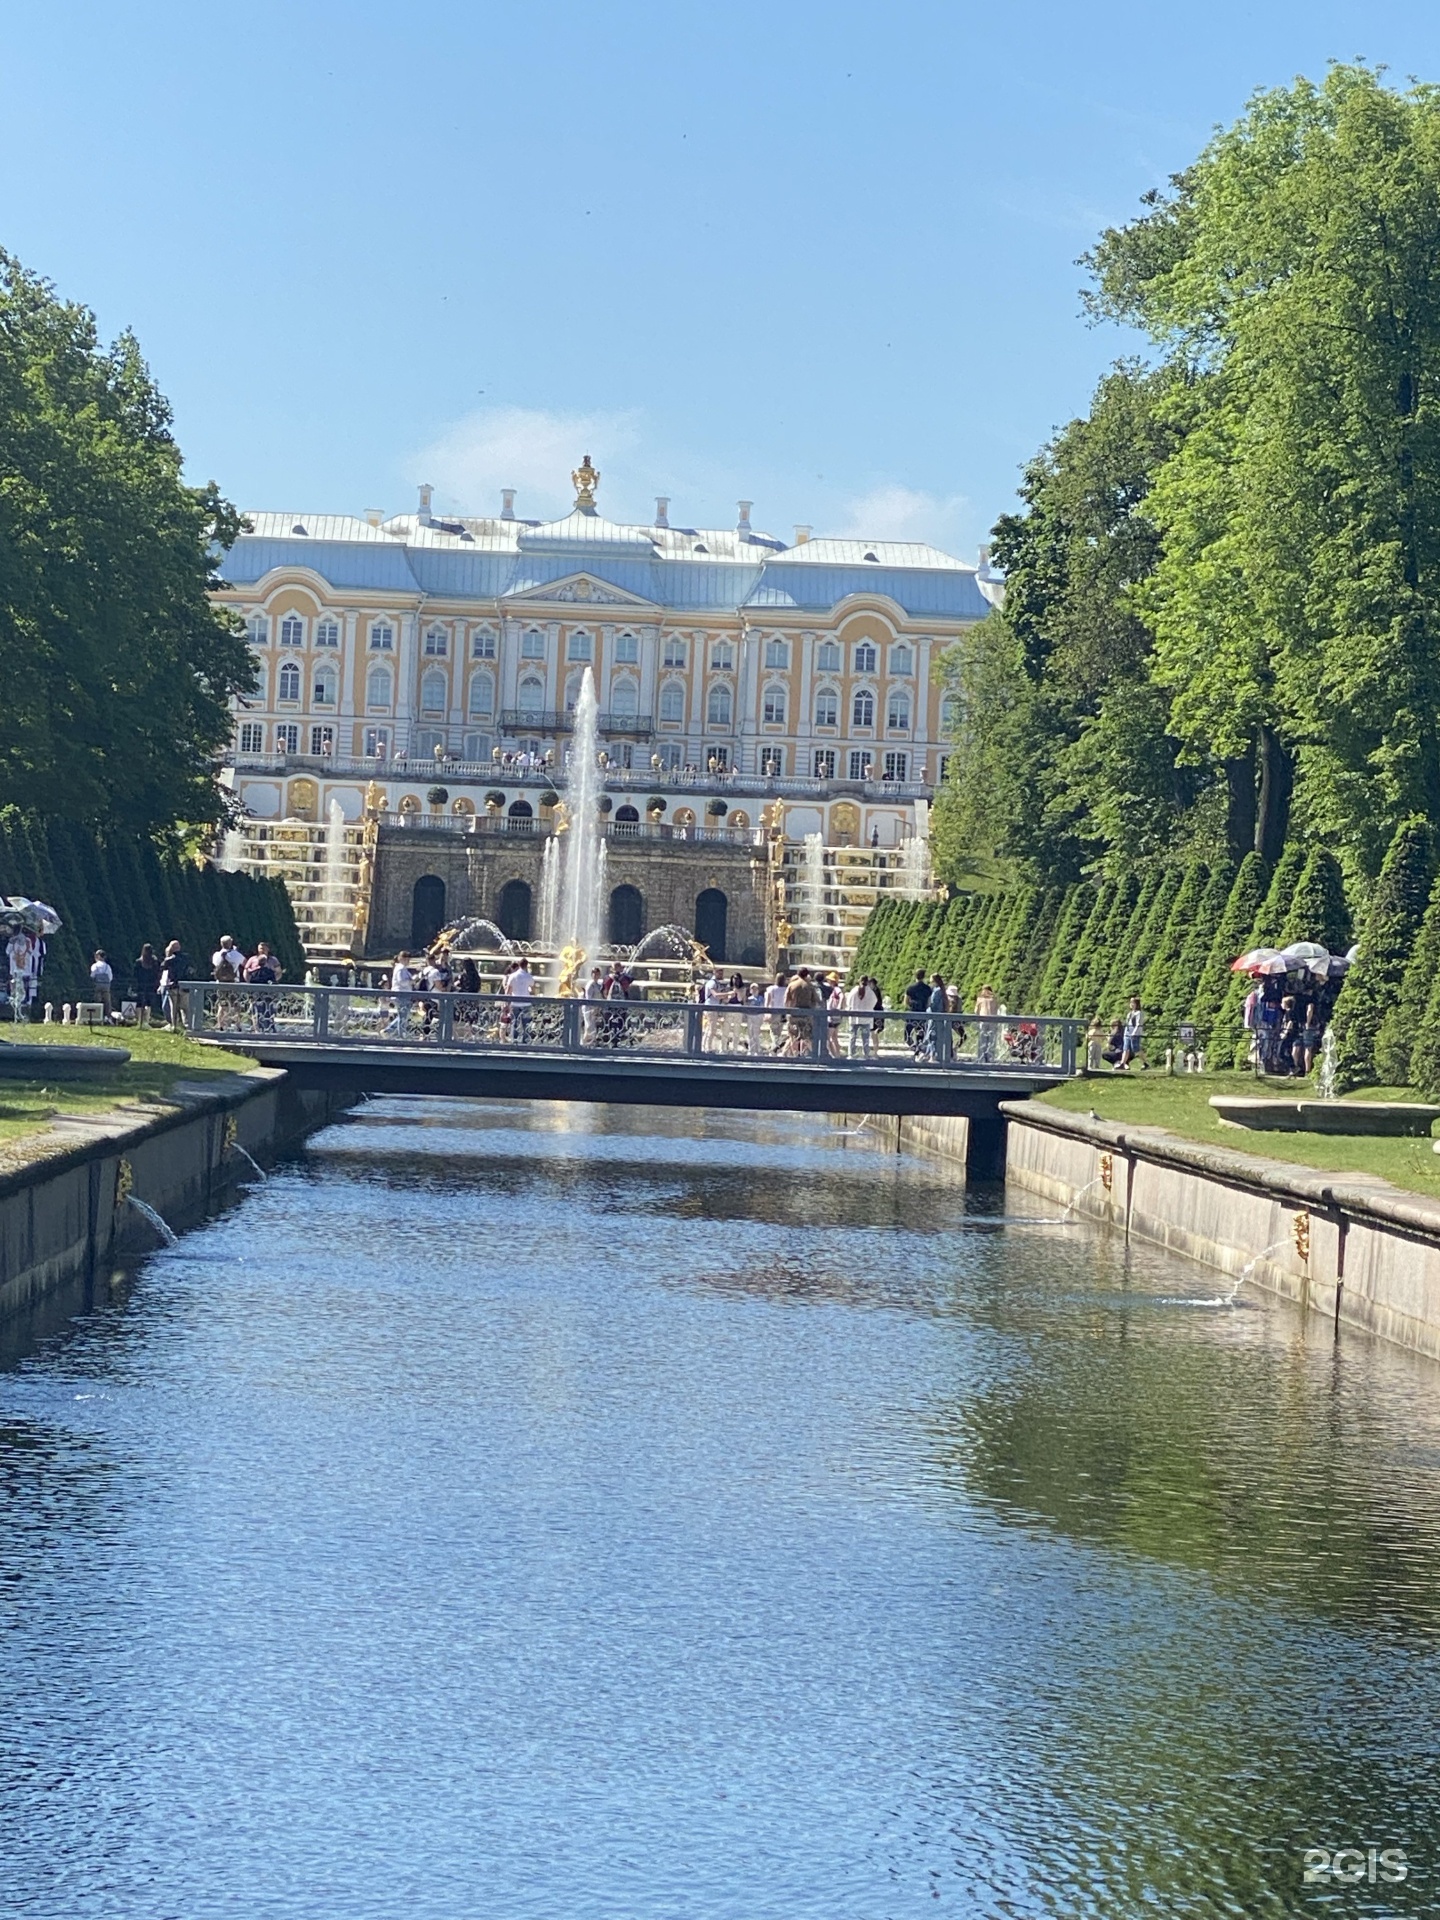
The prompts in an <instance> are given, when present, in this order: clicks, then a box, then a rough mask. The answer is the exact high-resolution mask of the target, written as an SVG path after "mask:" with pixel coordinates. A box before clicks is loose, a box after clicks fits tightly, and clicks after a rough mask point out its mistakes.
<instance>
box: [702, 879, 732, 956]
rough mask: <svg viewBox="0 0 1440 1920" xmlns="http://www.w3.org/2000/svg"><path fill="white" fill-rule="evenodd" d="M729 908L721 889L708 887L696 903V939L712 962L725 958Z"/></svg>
mask: <svg viewBox="0 0 1440 1920" xmlns="http://www.w3.org/2000/svg"><path fill="white" fill-rule="evenodd" d="M729 906H730V902H729V901H728V900H727V899H726V898H725V895H724V894H723V893H722V892H721V891H720V889H719V887H706V889H705V891H704V892H703V893H702V894H701V895H700V896H699V898H698V899H697V900H696V902H695V938H696V939H697V940H698V941H699V942H700V944H701V946H702V947H704V949H705V951H706V952H707V953H708V954H709V956H710V958H711V959H712V960H723V959H724V958H725V921H726V917H727V914H728V910H729Z"/></svg>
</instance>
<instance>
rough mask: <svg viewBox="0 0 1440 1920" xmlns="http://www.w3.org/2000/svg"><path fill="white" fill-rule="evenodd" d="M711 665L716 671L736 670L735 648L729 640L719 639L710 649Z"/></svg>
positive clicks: (728, 671) (730, 671) (727, 671)
mask: <svg viewBox="0 0 1440 1920" xmlns="http://www.w3.org/2000/svg"><path fill="white" fill-rule="evenodd" d="M710 665H711V667H712V668H713V670H714V671H715V672H716V673H733V672H734V671H735V649H734V648H733V647H732V646H731V644H730V642H729V641H728V640H717V641H716V642H715V644H714V646H713V647H712V648H711V649H710Z"/></svg>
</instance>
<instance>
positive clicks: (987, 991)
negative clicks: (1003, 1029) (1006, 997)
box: [975, 986, 1000, 1060]
mask: <svg viewBox="0 0 1440 1920" xmlns="http://www.w3.org/2000/svg"><path fill="white" fill-rule="evenodd" d="M999 1011H1000V1000H999V996H998V995H997V994H996V992H995V989H994V988H993V987H990V986H985V987H981V989H980V991H979V992H978V993H977V994H976V996H975V1014H976V1017H977V1019H978V1020H979V1022H980V1038H979V1042H978V1047H977V1051H978V1053H979V1057H980V1058H981V1059H982V1060H993V1059H994V1058H995V1041H996V1036H997V1035H998V1033H999V1031H1000V1029H999V1025H998V1023H997V1021H996V1018H995V1016H996V1015H997V1014H998V1013H999Z"/></svg>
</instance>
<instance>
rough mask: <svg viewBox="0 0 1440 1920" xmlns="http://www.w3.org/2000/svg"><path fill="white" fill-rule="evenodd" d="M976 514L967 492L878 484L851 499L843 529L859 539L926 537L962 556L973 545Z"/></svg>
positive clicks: (924, 539)
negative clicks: (971, 530)
mask: <svg viewBox="0 0 1440 1920" xmlns="http://www.w3.org/2000/svg"><path fill="white" fill-rule="evenodd" d="M973 517H974V516H973V512H972V509H971V505H970V502H969V500H968V499H967V498H966V496H965V495H964V494H963V493H952V494H948V495H945V496H941V495H940V494H935V493H922V492H920V491H919V490H918V489H917V488H914V487H901V486H888V487H875V488H873V489H872V490H871V492H869V493H866V494H862V495H861V496H860V497H859V498H858V499H855V500H852V501H850V503H849V505H848V506H847V507H846V509H845V524H844V525H843V526H842V527H841V528H840V529H839V532H840V534H841V535H842V536H844V537H847V538H851V539H857V540H867V539H868V540H923V541H927V542H928V543H929V544H930V545H931V546H934V547H941V548H943V549H944V550H945V551H946V552H947V553H953V554H955V555H956V557H957V558H958V557H960V554H961V552H962V550H963V549H964V548H966V547H968V546H969V545H970V544H971V536H970V526H971V521H972V519H973Z"/></svg>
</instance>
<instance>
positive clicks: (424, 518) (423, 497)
mask: <svg viewBox="0 0 1440 1920" xmlns="http://www.w3.org/2000/svg"><path fill="white" fill-rule="evenodd" d="M434 491H435V489H434V488H433V487H421V489H420V511H419V512H418V513H417V514H416V516H415V518H416V519H417V520H418V521H419V523H420V525H421V526H422V527H428V526H429V524H430V496H431V494H432V493H434Z"/></svg>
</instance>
